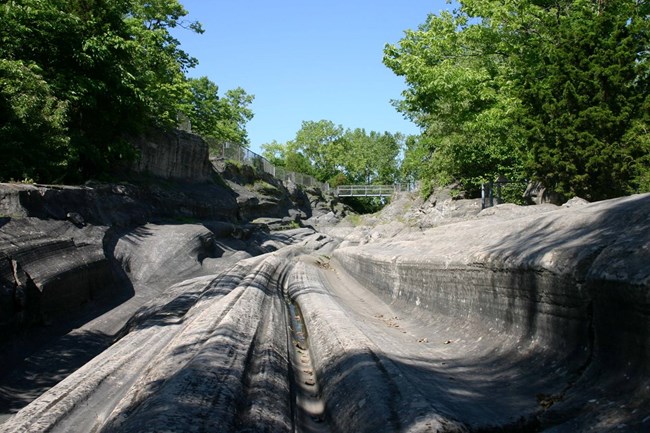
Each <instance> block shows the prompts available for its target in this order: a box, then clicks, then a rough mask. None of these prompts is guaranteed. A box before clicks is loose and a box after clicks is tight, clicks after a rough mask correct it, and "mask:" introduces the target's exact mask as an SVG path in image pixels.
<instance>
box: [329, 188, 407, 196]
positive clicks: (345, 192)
mask: <svg viewBox="0 0 650 433" xmlns="http://www.w3.org/2000/svg"><path fill="white" fill-rule="evenodd" d="M398 188H399V185H339V186H338V187H337V188H336V195H338V196H339V197H390V196H392V195H393V194H394V193H395V191H396V190H399V189H398Z"/></svg>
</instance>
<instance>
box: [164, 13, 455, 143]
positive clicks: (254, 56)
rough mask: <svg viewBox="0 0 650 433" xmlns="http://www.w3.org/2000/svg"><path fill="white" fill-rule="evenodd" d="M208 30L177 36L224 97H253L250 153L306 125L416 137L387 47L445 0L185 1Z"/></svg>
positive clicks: (196, 74)
mask: <svg viewBox="0 0 650 433" xmlns="http://www.w3.org/2000/svg"><path fill="white" fill-rule="evenodd" d="M180 2H181V3H182V4H183V6H184V7H185V9H187V10H188V11H189V16H188V17H186V18H187V19H189V20H196V21H199V22H201V23H202V24H203V27H204V29H205V33H204V34H202V35H196V34H193V33H191V32H190V31H181V32H175V36H176V37H177V38H178V39H179V40H180V41H181V46H182V48H183V49H184V50H185V51H186V52H188V53H189V54H191V55H192V56H194V57H196V58H197V59H198V60H199V65H198V67H196V68H195V69H193V70H192V71H191V72H190V74H189V75H190V76H192V77H199V76H203V75H205V76H207V77H209V78H210V79H211V80H212V81H214V82H215V83H216V84H217V85H219V93H220V94H223V93H224V92H225V91H226V90H228V89H233V88H235V87H242V88H244V90H246V92H247V93H249V94H253V95H255V101H254V102H253V104H252V106H251V108H252V110H253V112H254V113H255V117H254V118H253V120H252V121H251V122H249V123H248V126H247V131H248V135H249V138H250V140H251V146H250V147H251V149H252V150H254V151H259V149H260V145H261V144H263V143H268V142H271V141H272V140H277V141H278V142H286V141H288V140H291V139H292V138H294V136H295V133H296V132H297V131H298V130H299V129H300V125H301V122H302V121H304V120H314V121H317V120H321V119H325V120H331V121H332V122H334V123H335V124H341V125H343V126H344V127H346V128H352V129H354V128H365V129H366V131H368V132H369V131H378V132H384V131H388V132H402V133H406V134H413V133H417V132H418V129H417V128H416V127H415V126H414V125H413V124H412V123H411V122H409V121H408V120H405V119H404V118H403V117H402V115H401V114H400V113H398V112H397V111H396V110H395V108H394V107H393V106H392V105H391V104H390V100H391V99H399V98H400V94H401V92H402V90H404V89H405V85H404V82H403V80H402V78H401V77H397V76H396V75H394V74H393V72H392V71H391V70H390V69H388V68H387V67H385V66H384V64H383V63H382V56H383V48H384V45H385V44H386V43H396V42H398V41H399V40H400V39H401V38H402V36H403V35H404V30H406V29H415V28H417V26H418V25H419V24H421V23H423V22H424V21H425V20H426V17H427V15H428V14H429V13H438V12H440V11H441V10H443V9H450V8H451V7H452V6H451V5H449V4H447V2H446V1H445V0H429V1H426V0H374V1H370V0H327V1H325V0H301V1H299V0H276V1H268V0H229V1H226V0H218V1H211V0H180Z"/></svg>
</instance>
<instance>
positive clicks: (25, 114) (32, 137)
mask: <svg viewBox="0 0 650 433" xmlns="http://www.w3.org/2000/svg"><path fill="white" fill-rule="evenodd" d="M40 73H41V71H40V70H39V68H38V67H37V66H36V65H33V64H32V65H25V64H24V63H23V62H22V61H20V60H5V59H0V118H1V119H3V122H2V124H0V155H2V158H0V173H2V174H1V176H2V178H3V179H5V180H9V179H27V178H29V179H33V180H36V181H40V180H50V179H56V178H59V177H61V176H63V174H64V173H65V169H66V158H67V154H66V149H67V146H68V144H69V139H68V136H67V131H66V128H65V119H66V117H65V116H66V108H67V104H66V103H65V102H63V101H60V100H59V99H57V98H56V96H54V95H53V93H52V89H51V88H50V86H49V85H48V84H47V82H45V80H44V79H43V77H42V76H41V74H40Z"/></svg>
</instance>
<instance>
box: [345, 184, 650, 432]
mask: <svg viewBox="0 0 650 433" xmlns="http://www.w3.org/2000/svg"><path fill="white" fill-rule="evenodd" d="M648 215H650V195H643V196H634V197H628V198H623V199H618V200H611V201H608V202H601V203H595V204H591V205H582V206H580V207H578V208H575V210H573V211H569V209H566V208H565V209H559V210H556V211H553V212H546V213H543V214H541V215H528V216H520V217H511V218H508V219H507V220H505V221H504V220H500V219H499V218H496V217H489V216H488V217H485V218H482V219H478V220H471V221H468V222H463V223H458V224H454V225H453V226H444V227H438V228H434V229H430V230H429V231H426V232H425V233H423V234H418V235H412V236H411V238H412V239H409V240H402V239H400V240H397V238H396V239H394V240H388V241H384V242H376V243H370V244H367V245H364V246H363V247H353V248H344V249H339V250H337V251H336V252H335V253H334V259H335V260H336V263H337V266H339V267H341V268H343V269H345V270H346V272H348V273H349V274H350V275H352V276H353V277H354V278H355V279H357V280H358V281H360V282H361V283H362V284H363V285H364V286H365V287H367V288H369V289H371V290H372V291H373V292H374V293H376V294H377V295H378V296H379V297H381V298H382V299H384V300H385V301H386V302H388V303H391V304H393V305H396V306H399V308H400V310H402V311H408V312H409V313H408V314H410V315H415V316H417V317H421V318H423V320H443V321H444V320H452V321H453V322H454V323H462V324H463V325H459V329H464V330H466V333H465V334H463V333H461V335H462V337H460V338H461V339H466V340H470V339H471V338H472V333H475V335H478V336H483V334H484V333H485V332H480V331H479V330H480V329H483V330H489V332H488V333H490V332H494V333H497V334H504V335H508V336H509V338H510V339H511V343H509V344H512V345H513V346H515V347H518V348H520V349H521V348H522V347H528V348H530V349H531V350H533V349H534V350H535V351H541V352H542V353H548V355H547V356H549V359H555V360H562V363H563V365H564V366H565V367H564V368H567V369H568V370H569V371H571V372H572V374H574V375H575V378H574V379H572V380H571V381H570V383H568V384H567V387H566V388H565V389H564V390H562V392H560V393H559V394H558V398H559V399H560V400H562V401H563V402H562V403H558V404H556V405H554V407H553V410H550V411H548V413H545V414H544V415H543V416H540V419H541V420H542V422H543V420H549V419H555V418H558V419H563V417H567V416H568V415H567V413H568V412H570V411H571V410H572V409H575V405H576V404H580V403H578V402H580V401H581V395H583V396H584V395H585V394H587V395H590V393H593V395H597V396H598V398H595V400H594V401H593V402H592V405H591V407H590V408H589V410H585V413H583V414H582V415H581V417H578V419H574V420H572V421H571V423H573V424H571V425H573V426H574V427H575V428H577V429H581V428H586V427H585V424H583V423H587V424H588V421H586V419H587V418H588V417H589V416H595V414H596V413H598V411H607V410H611V408H608V407H606V406H607V403H606V402H603V401H602V400H601V399H602V398H603V394H602V393H604V394H606V395H610V396H611V397H608V398H615V397H614V396H616V395H618V394H619V393H621V392H623V393H626V395H633V394H634V395H643V396H644V397H643V398H644V399H647V398H648V397H650V392H649V391H648V390H649V389H650V388H648V387H647V385H648V383H649V382H648V377H649V373H650V368H649V366H650V362H649V361H650V315H649V314H648V311H649V310H648V309H647V307H648V302H649V298H648V293H650V268H649V267H648V266H646V265H645V264H647V263H650V217H648ZM438 318H443V319H438ZM445 318H446V319H445ZM608 376H609V377H608ZM631 377H636V378H637V379H636V380H634V381H632V380H631V379H630V378H631ZM640 377H643V378H644V379H642V380H641V383H639V382H638V380H639V378H640ZM608 387H610V388H609V389H608ZM605 390H606V391H605ZM583 403H584V400H583ZM630 403H631V402H628V403H627V404H630ZM631 404H632V405H633V406H635V407H637V408H639V409H640V407H639V406H637V405H636V404H635V403H631ZM633 410H634V409H632V411H633ZM630 412H631V411H628V410H626V411H625V413H626V416H629V415H630ZM619 415H620V414H619ZM646 415H647V413H646V414H644V416H646ZM620 416H623V415H620ZM623 418H625V417H624V416H623ZM632 418H634V417H632ZM641 420H643V417H642V418H641ZM592 421H593V420H591V422H592ZM647 421H648V419H646V421H644V422H647ZM549 422H551V421H549ZM553 422H557V420H555V421H553ZM636 422H637V423H638V422H640V420H639V419H638V418H637V419H636ZM621 425H626V424H625V423H621ZM637 426H638V427H636V428H640V429H642V428H643V427H641V424H637ZM567 428H568V427H567Z"/></svg>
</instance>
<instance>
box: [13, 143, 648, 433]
mask: <svg viewBox="0 0 650 433" xmlns="http://www.w3.org/2000/svg"><path fill="white" fill-rule="evenodd" d="M170 149H175V147H174V146H171V145H170ZM199 159H200V158H199ZM199 159H197V160H196V161H197V162H196V164H198V166H201V164H203V162H202V161H203V160H202V159H201V160H199ZM173 160H174V159H173V157H172V156H170V155H167V156H164V157H161V160H160V161H159V162H156V163H155V164H158V166H159V167H166V166H167V164H168V163H169V161H173ZM165 161H167V162H165ZM152 164H153V163H152ZM192 164H195V163H192ZM221 170H222V172H225V171H227V172H228V173H226V174H224V177H226V179H227V181H226V183H227V185H222V184H219V183H218V182H215V181H211V180H209V179H208V180H205V181H201V182H197V181H193V182H187V181H182V182H180V181H177V180H174V181H171V180H169V179H154V178H148V177H140V178H139V179H138V180H137V181H136V180H133V181H132V182H131V183H122V184H111V185H109V184H92V185H87V186H83V187H46V186H42V185H36V186H25V185H0V314H1V315H0V327H1V331H2V334H1V335H2V341H1V342H0V344H1V345H2V347H1V348H0V349H1V350H0V367H1V369H0V410H1V415H0V417H1V419H0V422H2V421H5V422H4V424H2V427H1V430H2V431H6V432H39V431H48V432H88V431H96V432H114V431H119V432H147V431H151V432H154V431H178V432H186V431H197V432H211V431H224V432H240V431H273V432H275V431H277V432H289V431H307V432H351V431H354V432H368V433H370V432H429V431H436V432H496V431H509V432H515V431H516V432H539V431H544V432H609V431H628V432H647V431H650V409H649V408H650V367H649V366H650V295H649V293H650V267H648V263H650V260H649V259H650V217H649V215H650V195H642V196H632V197H626V198H621V199H617V200H610V201H606V202H600V203H593V204H588V203H585V202H584V201H581V200H574V201H572V202H570V203H568V204H567V205H566V206H562V207H558V206H555V205H549V204H546V205H539V206H531V207H519V206H514V205H499V206H496V207H494V208H490V209H486V210H483V211H481V210H480V204H479V203H477V201H472V200H455V199H452V198H451V197H447V196H445V194H444V192H443V193H441V194H438V195H436V196H434V197H432V198H430V199H429V200H427V201H424V200H421V199H419V198H416V197H414V196H409V195H408V194H407V195H403V196H397V197H395V198H394V199H393V202H392V204H391V206H389V207H387V208H385V209H384V210H383V211H382V212H381V213H379V214H377V215H374V216H371V217H366V218H351V217H348V218H346V219H345V220H344V222H343V223H341V224H339V225H338V226H334V224H336V223H338V222H339V221H341V218H342V217H344V216H345V214H346V213H347V212H348V211H349V210H348V209H347V208H345V207H344V206H343V205H342V204H341V203H338V202H337V201H336V200H335V199H333V198H327V196H326V195H325V194H322V192H321V191H319V190H302V189H300V188H297V187H296V186H295V185H292V184H289V185H284V184H283V183H281V182H279V181H276V180H275V179H273V178H270V177H268V176H267V175H264V174H259V173H256V172H255V171H254V170H252V169H248V168H238V167H236V166H233V167H230V168H227V169H224V167H221ZM162 171H164V170H162ZM200 172H201V170H199V173H200ZM165 175H166V176H167V177H168V178H169V177H171V178H173V177H175V176H176V174H174V173H167V174H165ZM214 176H215V175H214V173H212V174H210V175H209V178H210V179H217V180H218V178H216V177H214ZM355 221H356V222H355ZM251 222H253V223H251ZM353 222H354V223H353ZM298 225H313V226H316V227H319V228H320V229H321V230H323V231H327V232H328V233H329V235H328V234H324V233H322V232H317V231H315V230H314V229H312V228H309V227H307V228H305V227H302V228H295V227H296V226H298ZM288 228H290V229H288ZM274 229H282V230H279V231H278V230H274ZM14 413H15V415H13V416H11V417H10V418H9V417H8V415H10V414H14ZM7 418H8V419H7Z"/></svg>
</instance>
